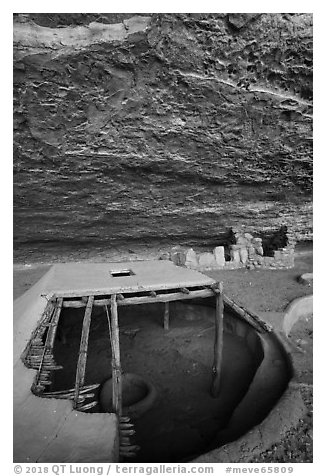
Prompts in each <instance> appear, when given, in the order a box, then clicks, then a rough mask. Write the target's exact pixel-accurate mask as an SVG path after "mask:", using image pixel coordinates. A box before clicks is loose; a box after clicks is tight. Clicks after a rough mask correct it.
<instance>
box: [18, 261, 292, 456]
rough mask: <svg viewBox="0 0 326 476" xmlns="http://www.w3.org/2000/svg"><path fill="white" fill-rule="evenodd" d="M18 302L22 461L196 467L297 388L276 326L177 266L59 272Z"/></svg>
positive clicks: (61, 268) (79, 267)
mask: <svg viewBox="0 0 326 476" xmlns="http://www.w3.org/2000/svg"><path fill="white" fill-rule="evenodd" d="M117 265H118V266H117ZM71 283H74V287H73V288H72V286H71ZM17 301H18V302H17ZM17 301H15V304H16V309H15V311H16V316H17V319H16V320H15V325H16V331H17V332H16V333H15V335H16V336H17V337H16V343H15V350H16V357H17V361H16V366H15V372H14V377H15V389H16V394H15V404H16V406H15V423H14V439H15V461H22V462H23V461H36V462H47V461H70V462H81V461H83V462H100V461H101V462H107V461H125V462H144V463H152V462H153V463H154V462H170V463H171V462H188V461H193V460H195V459H196V458H198V457H200V455H203V454H205V453H207V452H211V451H214V450H218V448H220V447H222V446H223V445H226V444H228V443H230V442H232V441H234V440H236V439H237V438H239V437H241V436H243V435H245V434H246V433H247V432H248V431H249V430H250V429H251V428H253V427H254V426H255V425H257V424H259V423H260V422H262V421H263V420H264V418H265V417H266V416H267V415H268V414H269V412H270V411H271V409H272V408H273V407H274V406H275V405H277V402H278V400H279V399H280V397H281V396H282V394H283V393H284V391H285V390H286V388H287V386H288V382H289V381H290V379H291V377H292V365H291V361H290V360H289V358H288V356H287V353H286V351H285V349H284V347H283V345H282V343H281V341H280V340H279V339H278V337H277V335H275V334H274V332H273V331H272V328H271V327H270V326H268V325H267V324H266V323H264V322H263V321H261V320H260V318H259V317H258V316H256V315H254V314H252V313H249V312H248V311H246V310H245V309H243V308H241V307H240V306H238V305H237V304H236V303H235V302H233V301H232V300H231V299H230V298H228V297H227V296H226V295H225V293H224V290H223V283H221V282H216V281H215V280H214V279H212V278H209V277H207V276H205V275H203V274H201V273H199V272H197V271H193V270H189V269H185V268H181V267H178V266H175V265H174V264H173V263H171V262H168V261H156V262H155V261H143V262H129V263H119V264H117V263H106V264H104V263H103V264H93V265H89V264H71V265H68V264H67V265H56V266H53V267H52V268H51V270H50V271H49V272H48V273H47V274H46V275H45V276H44V278H42V280H41V281H39V283H37V284H36V285H35V286H33V287H32V288H31V289H30V290H29V291H28V292H27V293H25V295H23V296H22V297H21V298H19V299H18V300H17ZM27 426H28V427H29V428H32V429H31V430H30V431H31V432H32V433H33V438H30V436H31V435H30V431H29V433H28V434H27V433H26V428H27ZM63 458H64V459H63Z"/></svg>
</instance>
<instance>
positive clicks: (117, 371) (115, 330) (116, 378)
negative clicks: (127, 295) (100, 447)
mask: <svg viewBox="0 0 326 476" xmlns="http://www.w3.org/2000/svg"><path fill="white" fill-rule="evenodd" d="M111 335H112V341H111V347H112V403H113V409H114V411H115V413H116V414H117V416H118V418H119V420H120V417H121V415H122V372H121V362H120V340H119V320H118V307H117V297H116V295H115V294H113V295H112V296H111Z"/></svg>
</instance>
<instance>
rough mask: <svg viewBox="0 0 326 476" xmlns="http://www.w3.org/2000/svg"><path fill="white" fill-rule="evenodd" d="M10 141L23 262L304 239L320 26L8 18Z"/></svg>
mask: <svg viewBox="0 0 326 476" xmlns="http://www.w3.org/2000/svg"><path fill="white" fill-rule="evenodd" d="M14 140H15V144H14V195H15V196H14V207H15V208H14V213H15V215H14V225H15V229H14V236H15V244H16V248H17V250H18V251H19V250H20V252H21V253H22V254H23V253H24V249H25V248H26V249H28V248H32V247H33V246H35V247H36V248H37V247H39V246H45V243H48V244H49V243H52V244H54V246H59V245H60V246H61V245H62V244H63V243H68V244H69V243H71V244H73V245H74V246H76V245H77V246H83V244H84V245H85V246H86V245H87V244H91V245H94V244H96V243H102V244H103V246H106V247H109V246H113V245H114V244H116V243H122V242H129V241H134V242H144V241H147V242H154V241H157V242H164V241H169V242H174V243H181V244H187V245H192V244H195V245H198V244H209V245H213V244H214V245H218V244H219V238H221V239H222V237H223V234H224V233H225V232H226V231H227V229H228V228H229V227H230V226H233V225H238V224H243V225H245V227H246V229H247V230H248V231H264V230H268V229H271V228H276V227H279V226H280V225H281V224H283V223H284V224H287V225H289V226H291V228H292V229H293V230H294V231H295V232H296V237H297V238H298V239H304V238H311V232H312V222H311V220H312V217H311V214H312V202H311V188H312V15H310V14H257V15H255V14H250V15H246V14H229V15H227V14H205V15H204V14H202V15H201V14H191V15H189V14H172V15H168V14H166V15H165V14H155V15H146V16H144V15H143V16H142V15H135V14H112V15H110V14H80V15H78V14H62V15H59V14H25V15H15V18H14ZM18 255H19V253H18ZM18 255H17V256H18Z"/></svg>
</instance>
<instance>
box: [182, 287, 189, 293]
mask: <svg viewBox="0 0 326 476" xmlns="http://www.w3.org/2000/svg"><path fill="white" fill-rule="evenodd" d="M180 291H181V292H182V293H184V294H189V293H190V291H189V289H188V288H181V289H180Z"/></svg>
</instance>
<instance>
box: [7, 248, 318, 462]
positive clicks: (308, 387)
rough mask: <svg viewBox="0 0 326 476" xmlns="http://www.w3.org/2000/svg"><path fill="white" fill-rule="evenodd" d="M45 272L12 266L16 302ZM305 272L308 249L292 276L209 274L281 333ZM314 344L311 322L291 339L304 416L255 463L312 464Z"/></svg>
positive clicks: (43, 267) (42, 267)
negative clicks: (285, 316) (305, 409)
mask: <svg viewBox="0 0 326 476" xmlns="http://www.w3.org/2000/svg"><path fill="white" fill-rule="evenodd" d="M94 261H95V260H94ZM49 267H50V264H32V265H24V264H22V265H19V264H15V265H14V274H13V277H14V282H13V285H14V286H13V295H14V299H15V298H17V297H18V296H20V295H21V294H23V293H24V292H25V291H27V290H28V289H29V288H30V287H31V286H32V285H33V284H35V283H36V282H37V281H38V280H39V279H40V278H41V277H42V276H43V275H44V274H45V273H46V271H47V270H48V269H49ZM308 272H312V249H309V248H306V249H304V250H301V251H299V250H298V251H297V252H296V259H295V267H294V268H293V269H290V270H250V271H249V270H246V269H241V270H228V271H210V272H207V274H208V275H210V276H212V277H214V278H217V279H218V280H221V281H223V283H224V290H225V293H226V294H227V295H228V296H229V297H231V298H232V299H234V300H235V301H236V302H237V303H239V304H240V305H242V306H244V307H246V308H248V309H250V310H252V311H254V312H256V313H257V314H259V315H260V316H261V317H262V318H263V319H265V320H266V321H268V322H270V323H271V324H272V325H273V326H274V327H275V328H276V329H281V322H282V316H283V314H284V310H285V308H286V306H287V305H288V304H289V303H290V302H291V301H292V300H293V299H295V298H297V297H300V296H304V295H308V294H312V286H306V285H302V284H300V283H299V282H298V280H297V278H298V276H300V275H301V274H303V273H308ZM312 339H313V328H312V318H311V319H308V320H304V321H300V322H298V323H297V324H296V325H295V326H294V328H293V329H292V331H291V333H290V336H289V340H290V346H291V348H292V356H293V359H294V363H295V368H296V371H297V375H298V380H299V382H300V383H301V387H300V388H301V392H302V396H303V399H304V402H305V404H306V407H307V415H306V417H305V418H304V419H303V420H301V421H300V423H299V426H298V427H297V428H295V429H293V430H291V431H290V432H289V433H288V435H287V437H286V438H285V439H283V440H282V441H281V442H279V443H278V444H277V445H274V446H273V447H271V448H269V449H268V450H267V451H265V452H264V453H262V454H261V455H260V456H259V457H258V458H255V459H253V460H252V461H253V462H286V463H299V462H312V347H313V345H312Z"/></svg>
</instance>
